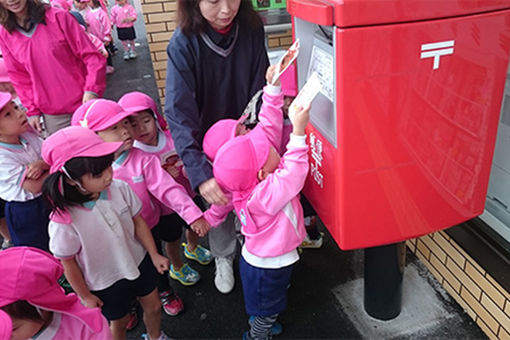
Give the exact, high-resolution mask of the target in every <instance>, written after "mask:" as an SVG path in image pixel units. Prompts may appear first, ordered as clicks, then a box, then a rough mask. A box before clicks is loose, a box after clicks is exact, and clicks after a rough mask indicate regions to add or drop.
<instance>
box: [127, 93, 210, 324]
mask: <svg viewBox="0 0 510 340" xmlns="http://www.w3.org/2000/svg"><path fill="white" fill-rule="evenodd" d="M119 105H120V106H122V108H123V109H124V110H125V111H127V112H132V113H133V115H131V116H130V117H129V120H130V122H131V126H132V128H133V136H134V138H135V142H134V144H133V146H134V147H135V148H139V149H141V150H143V151H145V152H147V153H150V154H154V155H155V156H157V157H158V159H159V160H160V163H161V166H162V167H163V168H164V169H165V170H166V171H167V172H168V173H169V174H170V175H171V176H172V177H173V178H174V179H175V181H176V182H178V183H179V184H181V185H182V186H183V187H184V188H186V190H187V192H188V194H189V196H190V197H194V202H195V203H196V204H197V205H198V206H201V205H202V202H201V201H200V198H199V197H198V196H196V195H195V193H194V192H193V191H192V189H191V185H190V184H189V180H188V178H187V177H186V175H185V172H184V167H183V164H182V161H181V160H180V159H179V156H178V155H177V152H176V151H175V146H174V141H173V139H172V135H171V134H170V130H168V127H167V124H166V122H165V120H164V118H163V117H162V116H161V115H160V114H159V112H158V110H157V106H156V103H155V102H154V100H153V99H152V98H151V97H149V96H148V95H146V94H144V93H141V92H130V93H127V94H125V95H124V96H122V97H121V98H120V99H119ZM161 209H162V212H161V214H162V215H161V218H160V220H159V223H158V225H157V226H156V227H154V228H153V229H152V232H153V235H154V237H155V239H160V240H163V241H166V254H167V255H168V258H169V259H170V263H171V266H170V276H171V277H172V278H173V279H176V280H178V281H179V282H180V283H182V284H183V285H185V286H189V285H193V284H195V283H196V282H197V281H198V279H199V278H200V274H199V273H198V272H196V271H195V270H194V269H193V268H191V267H190V268H189V269H190V272H192V273H193V275H186V276H185V275H182V274H181V273H182V270H183V266H185V265H186V266H188V265H187V264H184V263H183V262H182V260H181V255H180V244H179V243H180V239H181V235H182V227H185V228H187V230H186V238H187V241H188V242H187V244H186V243H183V246H184V256H186V257H187V258H189V259H192V260H195V261H197V262H198V263H200V264H202V265H207V264H209V263H210V262H211V261H212V255H211V252H210V251H209V250H208V249H206V248H204V247H202V246H201V245H199V244H198V235H197V234H196V233H195V232H193V230H190V227H189V226H188V225H187V224H186V222H185V221H183V220H182V219H181V218H180V217H179V215H177V214H175V213H174V211H173V210H172V209H169V208H167V207H166V206H164V205H163V206H162V207H161ZM163 281H164V282H161V284H160V291H165V290H168V288H169V284H168V280H167V279H166V278H164V279H163ZM163 307H164V308H165V306H163ZM167 313H168V312H167ZM170 315H172V313H170Z"/></svg>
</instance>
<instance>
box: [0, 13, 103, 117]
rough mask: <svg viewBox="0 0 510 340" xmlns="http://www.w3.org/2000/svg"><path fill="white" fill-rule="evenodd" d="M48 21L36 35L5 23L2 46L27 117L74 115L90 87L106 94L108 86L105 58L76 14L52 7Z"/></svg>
mask: <svg viewBox="0 0 510 340" xmlns="http://www.w3.org/2000/svg"><path fill="white" fill-rule="evenodd" d="M45 22H46V24H38V25H37V26H36V27H35V29H34V30H33V31H32V34H31V36H26V35H25V34H22V33H20V32H19V31H17V30H14V31H13V32H12V33H9V32H7V31H6V30H5V29H4V28H3V27H1V26H0V49H1V50H2V53H3V56H4V59H5V65H6V67H7V71H8V73H9V77H10V78H11V81H12V83H13V85H14V87H15V88H16V92H17V94H18V96H19V97H20V98H21V102H22V103H23V105H24V106H25V107H26V108H27V115H28V116H34V115H40V114H41V113H45V114H50V115H58V114H64V113H72V112H74V110H75V109H76V108H77V107H78V106H79V105H80V104H81V102H82V97H83V93H84V92H85V91H91V92H94V93H96V94H97V95H99V96H102V94H103V91H104V89H105V87H106V59H105V58H104V57H103V56H102V55H101V53H100V52H99V51H98V50H97V48H96V47H95V46H94V45H93V44H92V42H91V41H90V39H89V38H88V37H87V35H86V34H85V32H83V29H82V28H81V27H80V25H79V24H78V22H77V21H76V20H75V19H74V18H73V17H72V15H70V14H69V13H67V12H65V11H63V10H61V9H58V8H53V7H49V8H48V9H47V10H46V16H45Z"/></svg>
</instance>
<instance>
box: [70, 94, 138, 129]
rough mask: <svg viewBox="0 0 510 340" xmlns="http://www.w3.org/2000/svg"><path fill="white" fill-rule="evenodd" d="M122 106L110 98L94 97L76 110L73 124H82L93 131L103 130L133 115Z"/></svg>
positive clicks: (72, 120)
mask: <svg viewBox="0 0 510 340" xmlns="http://www.w3.org/2000/svg"><path fill="white" fill-rule="evenodd" d="M131 115H132V113H131V112H126V111H124V109H122V107H121V106H120V105H119V104H117V103H116V102H114V101H113V100H109V99H92V100H89V101H88V102H86V103H84V104H81V105H80V106H79V107H78V108H77V109H76V111H74V114H73V117H72V119H71V125H74V126H82V127H86V128H89V129H91V130H92V131H96V132H97V131H103V130H106V129H108V128H110V127H112V126H113V125H115V124H117V123H118V122H120V121H121V120H123V119H124V118H126V117H128V116H131Z"/></svg>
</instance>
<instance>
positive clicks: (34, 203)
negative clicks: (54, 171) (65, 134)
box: [0, 92, 49, 250]
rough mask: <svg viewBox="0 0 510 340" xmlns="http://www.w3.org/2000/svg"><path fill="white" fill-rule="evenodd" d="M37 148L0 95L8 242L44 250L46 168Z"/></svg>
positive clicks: (1, 193) (0, 164) (1, 190)
mask: <svg viewBox="0 0 510 340" xmlns="http://www.w3.org/2000/svg"><path fill="white" fill-rule="evenodd" d="M41 145H42V140H41V139H40V138H39V136H38V135H37V133H36V132H35V131H33V130H32V128H31V127H30V125H29V124H28V120H27V117H26V115H25V113H24V112H23V111H22V110H21V109H20V108H19V107H18V106H17V105H16V104H15V103H14V101H13V99H12V95H11V94H10V93H8V92H0V198H1V199H2V200H4V201H5V202H6V203H5V210H4V211H5V218H6V220H7V227H8V230H9V234H10V237H11V241H12V243H13V244H14V245H15V246H32V247H36V248H40V249H42V250H48V241H49V237H48V222H49V220H48V216H49V210H48V209H47V207H46V205H45V204H44V202H43V198H42V196H41V188H42V183H43V181H44V179H45V177H46V176H47V175H48V168H49V167H48V165H47V164H46V163H44V161H42V159H41Z"/></svg>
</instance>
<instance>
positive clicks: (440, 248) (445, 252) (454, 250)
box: [407, 232, 510, 339]
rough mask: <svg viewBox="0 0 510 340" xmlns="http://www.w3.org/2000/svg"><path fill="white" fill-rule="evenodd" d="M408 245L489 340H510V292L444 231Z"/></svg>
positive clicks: (410, 241)
mask: <svg viewBox="0 0 510 340" xmlns="http://www.w3.org/2000/svg"><path fill="white" fill-rule="evenodd" d="M407 246H408V247H409V249H411V251H413V252H414V253H415V254H416V256H417V257H418V258H419V259H420V260H421V261H422V262H423V263H424V264H425V265H426V266H427V268H428V269H429V270H430V272H431V273H432V274H433V275H434V276H435V278H436V279H437V280H438V281H439V283H441V285H442V286H443V287H444V288H445V289H446V291H448V293H449V294H450V295H451V296H452V297H453V298H454V299H455V300H456V301H457V302H458V303H459V304H460V305H461V306H462V308H464V310H465V311H466V312H467V313H468V314H469V316H471V318H472V319H473V320H474V321H475V322H476V324H477V325H478V326H480V328H481V329H482V330H483V331H484V332H485V334H487V336H488V337H489V338H490V339H510V293H509V292H507V291H506V290H505V289H503V288H502V287H501V286H500V285H499V284H498V283H497V282H496V281H495V280H494V279H493V278H492V277H491V276H490V275H489V274H488V273H487V272H485V270H483V268H482V267H480V265H478V263H476V261H475V260H473V259H472V258H471V257H470V256H469V255H468V254H467V253H466V252H465V251H464V250H462V248H461V247H460V246H459V245H458V244H457V243H456V242H455V241H454V240H453V239H451V238H450V237H449V236H448V235H447V234H446V233H444V232H437V233H433V234H430V235H426V236H423V237H421V238H417V239H413V240H409V241H407Z"/></svg>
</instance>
